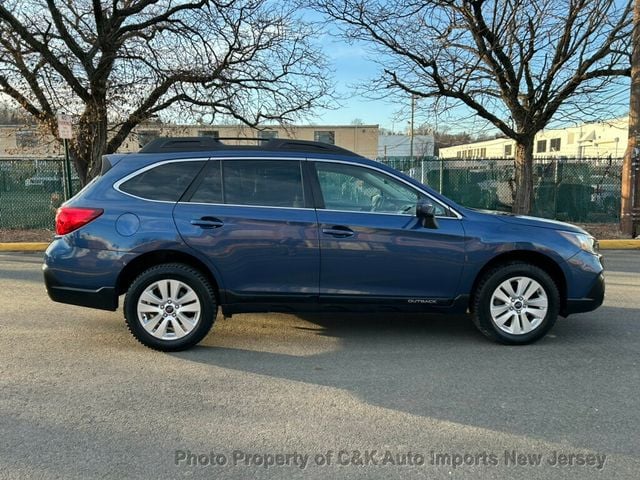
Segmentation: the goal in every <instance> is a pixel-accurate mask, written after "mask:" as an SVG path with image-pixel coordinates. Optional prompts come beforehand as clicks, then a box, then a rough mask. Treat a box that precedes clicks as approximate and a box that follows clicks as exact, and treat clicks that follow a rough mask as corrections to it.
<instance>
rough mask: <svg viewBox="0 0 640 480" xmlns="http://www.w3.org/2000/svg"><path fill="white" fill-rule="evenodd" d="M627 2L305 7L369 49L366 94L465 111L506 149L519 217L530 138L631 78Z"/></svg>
mask: <svg viewBox="0 0 640 480" xmlns="http://www.w3.org/2000/svg"><path fill="white" fill-rule="evenodd" d="M632 1H633V0H495V1H488V0H430V1H429V0H427V1H424V0H400V1H398V2H383V1H380V0H339V1H333V0H332V1H329V0H315V1H314V4H315V7H316V8H318V9H319V10H321V11H322V12H324V13H325V14H326V15H328V17H330V18H331V19H333V20H338V21H339V22H340V23H341V24H342V25H343V26H344V27H345V28H344V33H345V35H346V36H347V37H348V38H349V39H352V40H356V41H364V42H366V43H368V44H369V45H370V47H372V51H373V56H374V58H375V59H377V61H378V62H379V63H380V65H381V67H382V68H381V75H380V77H379V78H378V79H377V82H375V83H374V85H373V87H372V88H377V89H392V90H394V89H395V90H400V91H402V92H406V93H409V94H412V95H416V96H418V97H422V98H432V99H437V101H439V102H444V104H445V105H446V106H449V107H451V106H459V105H463V106H466V107H467V108H468V109H470V110H471V111H473V112H475V114H476V115H479V116H480V117H482V118H484V119H486V120H488V121H489V122H491V123H492V124H493V125H495V126H496V127H497V128H498V129H499V130H500V131H501V132H502V133H503V134H504V135H506V136H507V137H509V138H511V139H513V140H515V142H516V151H515V183H516V192H515V198H514V204H513V210H514V212H516V213H528V212H529V211H530V209H531V204H532V196H533V147H534V137H535V135H536V133H537V132H539V131H540V130H542V129H544V128H545V126H547V125H548V124H549V122H550V121H552V119H554V118H558V117H559V116H561V115H562V114H563V112H564V113H566V112H568V111H574V112H580V113H581V115H583V116H586V115H588V114H590V113H593V109H592V108H591V107H594V106H598V105H599V106H600V107H602V106H603V103H605V102H604V101H603V100H604V97H606V94H607V92H610V88H611V87H612V85H613V84H615V83H616V82H619V81H620V79H621V78H622V77H625V76H629V75H630V58H629V57H630V48H629V39H630V32H631V11H632ZM406 93H405V95H406ZM604 106H605V107H606V105H604ZM590 108H591V111H589V110H590ZM583 119H584V117H583Z"/></svg>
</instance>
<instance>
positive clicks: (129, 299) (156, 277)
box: [124, 263, 217, 352]
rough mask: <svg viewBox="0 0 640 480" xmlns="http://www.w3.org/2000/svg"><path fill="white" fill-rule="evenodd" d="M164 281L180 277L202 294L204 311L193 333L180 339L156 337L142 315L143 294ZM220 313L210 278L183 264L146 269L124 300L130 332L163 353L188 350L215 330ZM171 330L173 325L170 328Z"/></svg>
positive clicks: (201, 301)
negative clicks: (214, 326)
mask: <svg viewBox="0 0 640 480" xmlns="http://www.w3.org/2000/svg"><path fill="white" fill-rule="evenodd" d="M160 280H177V281H179V282H181V283H182V284H184V285H186V286H188V287H189V288H191V289H192V290H193V292H194V293H195V294H196V296H197V297H198V301H199V303H200V314H199V318H198V320H197V323H196V324H195V326H194V327H193V329H192V330H191V331H190V332H189V333H187V334H186V335H184V336H182V337H180V338H175V339H162V338H158V337H155V336H153V335H152V334H151V333H149V332H148V331H147V330H146V329H145V328H144V326H143V325H142V320H141V319H140V318H139V317H138V301H139V300H140V296H141V295H142V294H143V293H144V292H145V290H146V289H147V288H148V287H149V286H151V285H153V284H154V283H155V282H158V281H160ZM183 291H184V290H183ZM216 312H217V303H216V296H215V292H214V290H213V287H212V286H211V284H210V283H209V281H208V280H207V279H206V278H205V277H204V275H202V273H200V272H199V271H198V270H196V269H194V268H192V267H190V266H188V265H185V264H182V263H168V264H162V265H157V266H155V267H151V268H149V269H148V270H145V271H144V272H142V273H141V274H140V275H139V276H138V277H137V278H136V279H135V280H134V281H133V283H132V284H131V286H130V287H129V290H128V291H127V296H126V297H125V301H124V316H125V321H126V324H127V327H128V328H129V331H130V332H131V333H132V334H133V336H134V337H135V338H136V339H137V340H138V341H139V342H140V343H142V344H143V345H145V346H147V347H149V348H153V349H154V350H160V351H163V352H175V351H179V350H186V349H187V348H190V347H192V346H194V345H196V344H197V343H198V342H200V341H201V340H202V339H203V338H204V337H205V336H206V335H207V333H209V330H211V327H212V326H213V322H214V321H215V318H216ZM174 315H175V314H174ZM171 325H172V324H171ZM171 329H172V327H171V326H170V327H169V330H171Z"/></svg>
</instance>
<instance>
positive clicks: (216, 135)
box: [198, 130, 220, 138]
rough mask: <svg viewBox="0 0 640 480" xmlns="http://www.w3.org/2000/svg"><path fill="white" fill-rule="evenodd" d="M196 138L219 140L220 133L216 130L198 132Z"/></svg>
mask: <svg viewBox="0 0 640 480" xmlns="http://www.w3.org/2000/svg"><path fill="white" fill-rule="evenodd" d="M198 136H199V137H213V138H220V132H219V131H218V130H198Z"/></svg>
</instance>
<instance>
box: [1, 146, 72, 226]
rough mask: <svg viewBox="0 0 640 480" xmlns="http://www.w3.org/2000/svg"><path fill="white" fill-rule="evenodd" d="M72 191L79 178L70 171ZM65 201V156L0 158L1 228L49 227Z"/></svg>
mask: <svg viewBox="0 0 640 480" xmlns="http://www.w3.org/2000/svg"><path fill="white" fill-rule="evenodd" d="M72 184H73V191H75V192H77V191H78V189H79V187H80V182H79V179H78V177H77V176H76V175H75V173H74V174H73V175H72ZM63 201H64V159H62V158H46V159H37V160H34V159H15V158H12V159H0V228H15V229H18V228H19V229H29V228H49V229H52V228H53V226H54V223H53V222H54V217H55V212H56V209H57V208H58V206H59V205H60V204H61V203H62V202H63Z"/></svg>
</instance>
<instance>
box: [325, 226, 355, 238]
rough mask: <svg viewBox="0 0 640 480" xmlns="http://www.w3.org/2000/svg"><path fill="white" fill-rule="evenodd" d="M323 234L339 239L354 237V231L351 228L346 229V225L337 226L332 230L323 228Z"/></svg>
mask: <svg viewBox="0 0 640 480" xmlns="http://www.w3.org/2000/svg"><path fill="white" fill-rule="evenodd" d="M322 233H324V234H325V235H332V236H334V237H337V238H346V237H352V236H353V233H354V232H353V230H351V229H350V228H349V227H345V226H344V225H335V226H333V227H331V228H323V229H322Z"/></svg>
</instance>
